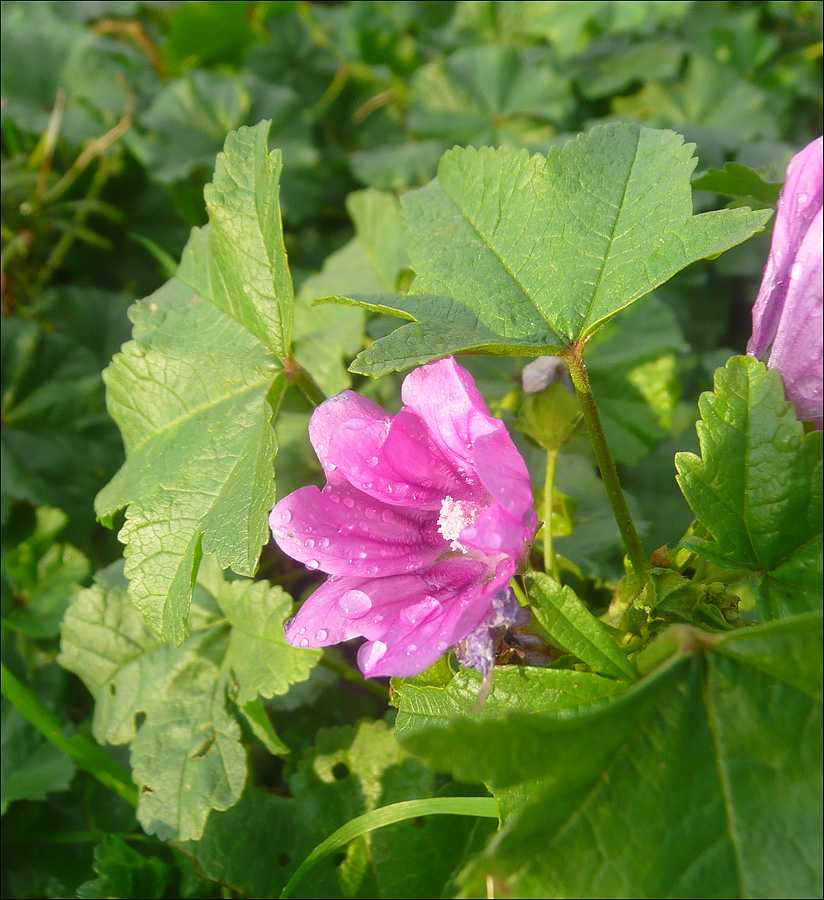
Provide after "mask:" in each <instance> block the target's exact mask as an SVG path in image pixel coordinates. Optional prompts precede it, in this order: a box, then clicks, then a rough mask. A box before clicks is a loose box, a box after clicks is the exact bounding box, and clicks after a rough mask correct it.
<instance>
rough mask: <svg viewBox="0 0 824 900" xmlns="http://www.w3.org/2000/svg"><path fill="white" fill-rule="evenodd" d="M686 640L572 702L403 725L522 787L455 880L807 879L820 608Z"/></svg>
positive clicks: (505, 785)
mask: <svg viewBox="0 0 824 900" xmlns="http://www.w3.org/2000/svg"><path fill="white" fill-rule="evenodd" d="M695 646H699V647H700V646H701V644H700V643H697V642H692V643H691V644H690V645H688V646H685V647H684V649H683V650H682V652H681V653H680V654H678V655H676V656H675V657H674V658H673V659H672V660H671V661H670V662H668V663H666V664H664V665H663V666H662V667H661V668H659V669H658V670H656V671H655V672H653V673H652V674H651V675H650V676H648V677H647V678H645V679H644V680H643V681H642V682H640V683H639V684H638V685H636V686H634V687H632V688H630V689H629V690H628V691H625V692H623V693H621V694H619V695H618V696H617V697H615V698H612V699H610V700H608V701H606V702H603V703H601V704H596V705H595V706H588V707H585V708H584V709H582V710H579V711H577V712H576V713H573V714H570V713H552V712H547V713H537V714H536V713H532V714H530V715H524V714H523V713H520V712H512V713H510V714H509V715H505V716H502V717H501V718H498V719H489V720H482V721H478V720H474V721H473V720H472V719H469V718H457V719H452V720H451V721H448V722H446V723H445V724H443V725H440V726H438V727H428V728H423V729H421V730H418V731H414V732H411V733H408V734H406V735H404V737H403V742H404V744H405V745H406V746H408V747H409V748H410V749H411V750H413V752H415V753H417V754H419V755H421V756H423V758H424V759H426V760H428V761H429V762H430V763H431V764H433V765H436V766H438V767H439V768H445V769H446V770H447V771H450V772H453V773H455V774H456V775H459V776H460V777H463V778H466V779H471V780H483V781H485V782H486V783H487V784H489V785H490V786H491V787H492V789H493V791H494V792H495V793H496V795H498V794H499V793H500V794H501V796H502V797H504V798H511V797H512V796H513V795H514V796H516V797H518V796H519V791H520V788H519V786H521V785H523V786H524V788H527V789H526V790H523V791H520V802H517V803H515V804H514V805H513V806H512V807H511V814H510V815H509V817H508V820H507V821H506V822H505V824H504V828H503V831H502V834H501V835H500V837H499V839H498V840H496V841H495V842H494V843H493V844H492V845H491V846H490V848H489V849H488V850H487V852H486V854H485V855H484V857H483V858H482V859H480V860H479V862H478V863H477V864H476V865H475V866H474V867H473V870H472V873H471V875H470V882H469V884H470V885H476V884H478V883H479V882H480V883H482V882H483V878H484V877H485V876H486V875H487V874H489V875H491V876H492V877H494V878H496V879H498V880H499V881H500V882H501V883H502V885H503V886H505V887H506V889H507V890H508V891H511V892H512V893H513V894H514V895H516V896H520V897H546V896H575V897H581V896H598V897H621V896H639V897H667V896H715V897H742V896H743V897H806V896H817V895H818V894H819V893H820V891H821V854H820V852H819V851H820V844H821V733H822V731H821V704H820V699H818V700H817V699H815V698H816V696H817V695H818V696H820V679H821V674H820V673H821V616H820V614H818V615H816V614H811V615H807V616H799V617H796V618H794V619H788V620H786V621H784V622H780V623H773V624H771V625H767V626H762V627H758V628H752V629H749V630H744V631H739V632H737V633H735V634H732V635H729V636H727V637H724V638H721V639H720V640H716V641H715V642H712V641H711V640H709V641H708V643H705V644H704V646H707V647H708V649H706V650H705V651H703V653H701V652H699V653H695V652H691V650H690V647H695ZM794 660H805V662H804V665H803V666H802V667H801V668H800V669H798V668H797V667H796V666H795V665H794V664H793V661H794ZM479 747H482V748H483V752H478V748H479ZM504 789H506V790H505V791H504ZM628 828H631V832H629V831H628ZM629 833H631V834H632V835H633V839H632V840H628V839H627V837H628V834H629ZM653 847H654V848H655V851H654V853H653V852H650V850H651V848H653ZM467 889H468V890H470V891H471V890H473V888H472V887H467ZM475 889H477V888H475Z"/></svg>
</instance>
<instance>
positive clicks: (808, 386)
mask: <svg viewBox="0 0 824 900" xmlns="http://www.w3.org/2000/svg"><path fill="white" fill-rule="evenodd" d="M822 143H823V142H822V138H818V139H817V140H815V141H813V142H812V143H811V144H809V145H808V146H807V147H805V148H804V149H803V150H802V151H801V152H800V153H797V154H796V155H795V156H794V157H793V158H792V159H791V160H790V164H789V166H788V167H787V178H786V181H785V183H784V188H783V190H782V192H781V197H780V199H779V201H778V210H777V212H776V217H775V228H774V230H773V239H772V247H771V248H770V255H769V258H768V260H767V266H766V268H765V269H764V279H763V281H762V282H761V289H760V290H759V292H758V297H757V299H756V301H755V306H754V307H753V312H752V320H753V331H752V337H751V338H750V342H749V344H748V345H747V353H749V354H750V355H751V356H755V357H757V358H759V359H762V358H765V359H766V362H767V366H768V367H769V368H770V369H777V370H778V372H779V373H780V374H781V378H782V379H783V381H784V391H785V393H786V396H787V399H788V400H791V401H792V402H793V403H794V404H795V408H796V412H797V414H798V418H799V419H801V420H802V421H805V422H812V423H813V425H814V426H815V427H816V428H821V427H822V419H823V418H824V392H822V380H823V379H822V357H823V356H824V353H822V316H821V308H822V213H821V206H822V194H824V176H823V175H822V168H823V164H822Z"/></svg>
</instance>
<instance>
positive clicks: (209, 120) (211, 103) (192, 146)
mask: <svg viewBox="0 0 824 900" xmlns="http://www.w3.org/2000/svg"><path fill="white" fill-rule="evenodd" d="M251 102H252V101H251V97H250V96H249V92H248V91H247V90H246V88H245V86H244V85H243V82H242V81H241V80H240V79H239V78H237V77H236V76H233V75H230V74H226V73H223V72H213V71H210V70H208V69H196V70H195V71H193V72H190V73H188V74H187V75H184V76H183V77H182V78H178V79H175V80H174V81H171V82H169V83H168V84H167V85H166V86H165V87H164V88H163V90H162V91H161V92H160V93H159V94H158V95H157V96H156V97H155V98H154V100H153V102H152V104H151V105H150V106H149V108H148V109H147V110H146V112H144V113H143V116H142V117H141V118H142V122H143V125H144V126H145V127H146V129H147V131H148V136H147V138H146V139H145V140H144V141H143V142H141V143H140V144H138V145H137V148H136V149H137V152H138V153H139V155H140V156H141V158H142V159H143V161H144V164H145V166H146V168H147V169H148V171H149V173H150V174H151V176H152V177H153V178H154V179H156V180H157V181H159V182H160V183H161V184H171V183H173V182H176V181H182V180H183V179H184V178H188V177H190V176H191V175H192V173H193V172H195V171H196V170H198V169H208V170H211V169H212V168H214V164H215V157H216V156H217V154H218V153H219V152H220V149H221V147H222V146H223V141H224V139H225V137H226V133H227V132H228V131H229V130H231V129H232V128H237V127H238V126H240V125H242V124H243V122H244V120H245V119H246V117H247V115H248V113H249V108H250V106H251ZM201 184H202V182H201Z"/></svg>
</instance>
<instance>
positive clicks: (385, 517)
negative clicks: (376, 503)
mask: <svg viewBox="0 0 824 900" xmlns="http://www.w3.org/2000/svg"><path fill="white" fill-rule="evenodd" d="M393 518H394V516H393V515H392V513H391V512H390V511H389V510H388V509H385V510H384V511H383V512H382V513H381V522H391V521H392V519H393Z"/></svg>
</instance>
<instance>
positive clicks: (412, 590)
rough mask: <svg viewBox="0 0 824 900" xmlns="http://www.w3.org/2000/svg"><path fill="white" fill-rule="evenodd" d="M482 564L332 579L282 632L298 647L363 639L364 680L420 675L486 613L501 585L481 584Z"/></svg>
mask: <svg viewBox="0 0 824 900" xmlns="http://www.w3.org/2000/svg"><path fill="white" fill-rule="evenodd" d="M485 571H486V566H485V565H484V563H482V562H480V561H478V560H474V559H470V558H468V557H452V558H450V559H446V560H443V561H441V562H439V563H436V564H435V565H433V566H430V567H429V568H427V569H425V570H423V571H421V572H416V573H414V574H410V575H390V576H388V577H386V578H346V577H345V578H335V577H332V578H329V579H328V580H327V581H326V583H325V584H323V585H321V587H319V588H318V589H317V590H316V591H315V592H314V593H313V594H312V595H311V596H310V597H309V599H308V600H307V601H306V602H305V603H304V604H303V606H302V607H301V608H300V610H299V611H298V613H297V615H296V616H295V617H294V619H292V620H291V621H290V622H289V623H288V625H287V627H286V639H287V640H288V641H289V643H290V644H292V645H293V646H296V647H324V646H327V645H329V644H335V643H338V642H339V641H345V640H350V639H351V638H353V637H358V636H363V637H366V638H368V643H366V644H364V645H363V647H361V649H360V652H359V654H358V659H359V661H360V663H361V668H362V670H363V672H364V674H366V675H373V676H374V675H398V676H402V675H410V674H417V673H418V672H422V671H423V670H424V669H425V668H427V666H429V665H431V664H432V663H433V662H434V661H435V660H436V659H437V658H438V657H439V656H441V655H442V654H443V653H444V652H445V651H446V650H447V648H449V647H450V646H452V644H454V643H456V642H457V641H459V640H461V639H462V638H463V637H465V636H466V635H467V634H469V633H470V632H471V631H472V630H473V629H474V628H475V627H476V626H477V625H478V623H479V622H480V621H482V620H483V618H484V617H485V616H486V615H487V613H488V612H489V607H490V603H491V599H490V598H491V597H492V596H493V595H494V594H495V593H497V591H498V590H500V587H501V580H500V579H495V580H493V581H492V582H489V583H488V584H485V585H482V584H481V579H482V577H483V575H484V572H485Z"/></svg>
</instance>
